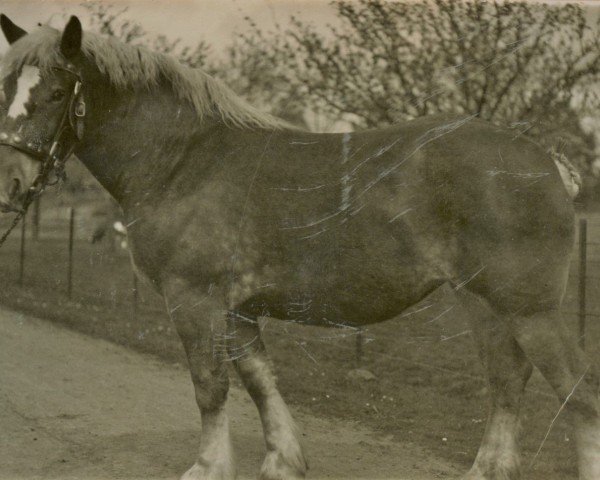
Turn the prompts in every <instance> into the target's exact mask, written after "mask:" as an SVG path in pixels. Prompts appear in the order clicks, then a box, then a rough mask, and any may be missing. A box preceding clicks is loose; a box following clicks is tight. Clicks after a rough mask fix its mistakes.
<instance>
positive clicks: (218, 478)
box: [180, 462, 236, 480]
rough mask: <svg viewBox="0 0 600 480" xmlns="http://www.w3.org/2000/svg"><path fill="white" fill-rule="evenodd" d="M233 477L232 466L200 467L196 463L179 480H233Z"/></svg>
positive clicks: (234, 475)
mask: <svg viewBox="0 0 600 480" xmlns="http://www.w3.org/2000/svg"><path fill="white" fill-rule="evenodd" d="M235 477H236V472H235V468H234V467H233V466H232V465H221V464H217V465H200V464H199V463H197V462H196V463H194V465H193V466H192V468H190V469H189V470H188V471H187V472H185V473H184V474H183V475H182V477H181V479H180V480H234V479H235Z"/></svg>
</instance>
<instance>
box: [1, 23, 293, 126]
mask: <svg viewBox="0 0 600 480" xmlns="http://www.w3.org/2000/svg"><path fill="white" fill-rule="evenodd" d="M59 40H60V33H59V32H58V31H57V30H55V29H54V28H51V27H49V26H42V27H39V28H37V29H36V30H34V31H33V32H31V33H30V34H28V35H25V36H24V37H23V38H21V39H20V40H19V41H17V42H16V43H15V44H14V45H13V46H12V48H11V49H10V50H9V51H8V53H7V54H6V56H5V57H4V58H3V59H2V62H1V64H0V65H1V67H2V75H3V76H4V75H6V74H8V73H9V72H11V71H14V70H15V69H18V68H20V67H21V66H22V65H25V64H29V65H37V66H38V67H39V68H41V69H42V70H43V69H45V68H50V67H52V66H53V65H57V63H58V62H59V61H60V59H61V54H60V51H59V48H58V44H59ZM82 50H83V53H84V54H85V55H86V56H87V57H88V58H89V59H90V60H91V61H93V62H95V64H96V65H97V67H98V69H99V70H100V71H101V72H102V73H103V74H105V75H106V76H107V77H108V79H109V80H110V82H111V83H112V84H113V85H114V86H115V87H117V88H120V89H125V88H132V87H138V88H139V87H145V88H153V87H156V86H157V84H158V82H159V80H160V79H161V78H165V79H166V80H167V82H169V83H170V85H171V86H172V89H173V92H174V93H175V94H176V95H177V97H179V98H181V99H184V100H186V101H189V102H190V103H191V104H192V105H193V106H194V108H195V110H196V112H197V113H198V116H200V117H202V116H205V115H207V114H210V113H213V112H215V113H218V114H220V115H221V117H222V118H223V120H224V121H225V122H227V123H229V124H231V125H235V126H241V127H259V128H275V129H282V128H290V127H291V125H289V124H287V123H286V122H285V121H284V120H281V119H279V118H276V117H274V116H272V115H270V114H268V113H265V112H261V111H260V110H258V109H256V108H255V107H253V106H251V105H250V104H248V103H247V102H246V101H244V100H243V99H241V98H240V97H239V96H237V95H236V94H235V93H234V92H233V91H232V90H231V89H230V88H229V87H227V86H226V85H224V84H223V83H221V82H220V81H219V80H217V79H215V78H213V77H211V76H210V75H208V74H207V73H205V72H203V71H202V70H200V69H194V68H189V67H186V66H184V65H182V64H181V63H179V62H178V61H177V60H175V59H174V58H173V57H170V56H168V55H165V54H162V53H156V52H152V51H150V50H148V49H147V48H145V47H143V46H137V45H136V46H134V45H128V44H125V43H123V42H120V41H118V40H116V39H114V38H105V37H102V36H100V35H96V34H94V33H88V32H85V33H84V36H83V44H82Z"/></svg>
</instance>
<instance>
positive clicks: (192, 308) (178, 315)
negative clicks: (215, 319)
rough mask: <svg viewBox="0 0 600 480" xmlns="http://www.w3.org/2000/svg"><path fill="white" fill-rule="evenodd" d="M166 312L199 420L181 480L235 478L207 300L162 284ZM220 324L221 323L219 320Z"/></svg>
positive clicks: (225, 381)
mask: <svg viewBox="0 0 600 480" xmlns="http://www.w3.org/2000/svg"><path fill="white" fill-rule="evenodd" d="M163 285H164V288H163V293H164V297H165V301H166V304H167V308H168V311H169V314H170V316H171V319H172V320H173V323H174V324H175V327H176V329H177V333H178V334H179V337H180V338H181V341H182V343H183V346H184V348H185V352H186V355H187V359H188V363H189V368H190V373H191V376H192V382H193V383H194V389H195V392H196V402H197V403H198V407H199V408H200V413H201V417H202V434H201V443H200V453H199V454H198V459H197V460H196V463H195V464H194V465H193V466H192V467H191V468H190V469H189V470H188V471H187V472H186V473H185V474H184V475H183V477H182V480H216V479H219V480H227V479H233V478H235V476H236V471H235V464H234V461H233V454H232V446H231V440H230V436H229V421H228V418H227V414H226V413H225V401H226V399H227V392H228V390H229V378H228V376H227V370H226V368H225V366H224V363H223V360H224V358H223V355H222V354H220V353H219V352H218V351H216V350H215V349H214V348H213V344H214V339H213V329H212V328H211V317H210V314H203V312H206V311H207V308H206V307H207V304H209V303H210V302H207V301H206V300H207V298H208V296H204V295H202V294H201V293H199V292H196V291H194V290H193V289H191V288H190V287H189V285H188V284H187V283H186V282H184V281H180V280H171V281H167V282H164V284H163ZM221 322H223V320H222V318H221Z"/></svg>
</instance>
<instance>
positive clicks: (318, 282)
mask: <svg viewBox="0 0 600 480" xmlns="http://www.w3.org/2000/svg"><path fill="white" fill-rule="evenodd" d="M2 29H3V31H4V34H5V36H6V38H7V39H8V41H9V43H11V44H12V46H11V48H10V50H9V51H8V53H7V54H6V56H5V57H4V59H3V61H2V75H3V79H4V80H3V81H4V91H5V94H6V99H5V102H4V103H3V105H2V112H1V116H0V143H2V144H3V146H0V151H1V153H2V167H1V176H0V179H1V182H2V183H1V184H2V186H3V188H2V191H1V192H0V195H2V197H1V198H0V202H1V205H2V207H3V209H4V210H14V209H18V208H20V207H19V205H18V202H19V201H20V200H19V199H20V198H21V197H22V195H23V192H24V191H25V189H26V187H27V185H29V184H30V183H31V182H32V181H33V180H34V177H35V176H36V171H37V165H38V163H39V161H40V159H41V160H43V161H44V165H46V164H47V163H46V160H47V159H56V160H57V161H60V160H61V159H62V158H64V157H65V156H66V155H67V154H68V153H69V152H70V151H71V149H74V153H75V155H76V156H77V158H79V160H81V161H82V162H83V163H84V164H85V165H86V167H87V168H88V169H89V170H90V172H92V174H93V175H94V176H95V177H96V178H97V179H98V180H99V181H100V182H101V183H102V185H103V186H104V187H105V188H106V189H107V190H108V191H109V192H110V193H111V194H112V196H113V197H114V198H115V199H116V200H117V202H118V203H119V204H120V206H121V207H122V209H123V212H124V215H125V218H126V223H127V229H128V234H129V240H130V242H131V245H130V246H131V255H132V258H133V262H134V263H135V266H136V268H137V269H138V271H139V272H140V274H142V275H144V276H145V277H147V278H148V279H149V281H150V282H151V283H152V284H153V285H154V287H155V288H156V290H157V291H158V292H160V294H162V295H163V296H164V299H165V302H166V304H167V309H168V312H169V314H170V315H171V317H172V319H173V322H174V324H175V326H176V328H177V331H178V333H179V335H180V337H181V340H182V342H183V345H184V347H185V351H186V353H187V357H188V360H189V367H190V371H191V376H192V381H193V383H194V387H195V391H196V399H197V403H198V406H199V408H200V411H201V417H202V437H201V446H200V453H199V456H198V459H197V460H196V463H195V464H194V466H193V467H192V468H191V469H190V470H188V472H187V473H186V474H185V475H184V478H185V479H188V480H189V479H194V480H199V479H222V478H225V479H230V478H233V477H234V476H235V467H234V464H233V461H232V451H231V445H230V439H229V427H228V419H227V415H226V413H225V409H224V405H225V401H226V397H227V391H228V378H227V374H226V369H225V367H224V365H225V363H224V362H225V361H226V360H230V361H232V362H233V364H234V365H235V368H236V370H237V372H238V373H239V375H240V377H241V379H242V381H243V383H244V385H245V386H246V388H247V390H248V392H249V393H250V395H251V396H252V398H253V400H254V402H255V403H256V405H257V407H258V411H259V413H260V417H261V420H262V424H263V428H264V436H265V441H266V447H267V454H266V459H265V461H264V463H263V466H262V469H261V478H263V479H291V478H302V477H304V475H305V472H306V469H307V466H306V462H305V459H304V456H303V453H302V449H301V447H300V444H299V441H298V435H297V433H296V430H295V427H294V424H293V421H292V418H291V416H290V414H289V412H288V409H287V407H286V405H285V403H284V401H283V400H282V398H281V396H280V394H279V392H278V390H277V387H276V383H275V378H274V376H273V374H272V373H271V367H270V366H269V360H268V357H267V354H266V352H265V348H264V346H263V344H262V342H261V338H260V330H259V328H258V323H257V318H258V317H260V316H269V317H274V318H278V319H284V320H291V321H295V322H302V323H307V324H315V325H332V326H333V325H340V324H343V325H364V324H367V323H372V322H380V321H383V320H386V319H390V318H393V317H395V316H397V315H398V314H400V313H401V312H402V311H403V310H405V309H406V308H408V307H410V306H411V305H414V304H415V303H417V302H419V301H420V300H421V299H423V298H424V297H425V296H426V295H428V294H429V293H430V292H432V291H433V290H434V289H436V288H438V287H440V286H441V285H442V284H450V285H452V286H453V287H454V290H455V291H456V293H457V295H458V296H459V297H460V298H462V299H464V301H465V304H467V305H469V306H470V308H471V311H472V315H471V316H472V322H473V331H474V333H475V337H476V340H477V342H478V345H479V350H480V352H481V357H482V359H483V361H484V362H485V365H486V369H487V373H488V375H489V385H490V389H489V390H490V393H491V400H492V401H491V410H490V414H489V417H488V423H487V427H486V431H485V435H484V438H483V442H482V444H481V447H480V449H479V453H478V454H477V458H476V460H475V463H474V465H473V467H472V469H471V470H470V472H469V473H468V474H467V478H469V479H477V480H481V479H488V480H490V479H495V480H498V479H514V478H517V477H518V476H519V451H518V447H517V433H518V429H519V419H518V411H519V403H520V400H521V396H522V394H523V390H524V387H525V384H526V383H527V380H528V379H529V376H530V374H531V371H532V366H533V365H535V366H536V367H538V368H539V369H540V370H541V372H542V374H543V375H544V376H545V378H546V379H547V381H548V382H549V383H550V385H551V386H552V387H553V388H554V390H555V392H556V395H557V396H558V399H559V401H560V402H561V403H562V404H563V406H564V407H565V409H566V410H567V411H568V412H569V413H570V414H571V416H572V419H573V422H574V425H575V430H576V438H577V451H578V458H579V472H580V478H582V479H586V480H597V479H599V478H600V423H599V413H600V412H599V404H598V396H597V393H598V377H597V374H596V372H595V370H594V369H593V368H592V367H591V365H590V362H589V361H588V359H587V358H586V356H585V354H584V353H583V351H582V350H581V349H579V348H578V346H577V342H576V341H575V340H574V339H573V337H572V335H571V334H570V333H569V332H568V331H567V329H566V328H565V326H564V324H563V320H562V319H561V314H560V305H561V300H562V297H563V294H564V291H565V285H566V282H567V274H568V269H569V258H570V254H571V249H572V244H573V230H574V229H573V217H574V215H573V206H572V201H571V198H570V196H569V194H568V192H567V189H566V188H565V184H564V182H563V181H562V180H561V172H559V169H558V168H557V166H556V165H555V163H554V162H553V161H552V158H551V155H550V154H548V153H547V152H546V151H544V150H543V149H541V148H540V147H539V146H537V145H536V144H534V143H533V142H532V141H530V140H527V139H526V138H524V137H523V136H518V135H515V133H514V132H513V131H509V130H505V129H502V128H499V127H497V126H494V125H492V124H489V123H486V122H483V121H480V120H478V119H477V118H475V116H466V117H460V118H450V117H426V118H421V119H417V120H415V121H412V122H408V123H404V124H401V125H395V126H391V127H387V128H381V129H377V130H369V131H363V132H356V133H347V134H314V133H308V132H304V131H301V130H298V129H294V128H291V127H290V126H288V125H286V124H285V123H284V122H283V121H280V120H278V119H276V118H273V117H271V116H269V115H266V114H263V113H260V112H258V111H256V110H255V109H253V108H252V107H250V106H249V105H247V104H245V103H244V102H243V101H242V100H240V99H239V98H238V97H236V96H235V95H234V94H233V93H232V92H231V91H230V90H228V89H227V88H226V87H225V86H223V85H221V84H220V83H219V82H218V81H216V80H214V79H213V78H211V77H209V76H208V75H206V74H205V73H203V72H202V71H200V70H192V69H189V68H186V67H184V66H182V65H179V64H178V63H177V62H176V61H175V60H173V59H171V58H170V57H168V56H165V55H161V54H156V53H152V52H149V51H148V50H145V49H144V48H141V47H134V46H129V45H124V44H121V43H119V42H117V41H116V40H114V39H111V38H108V39H105V38H102V37H100V36H97V35H94V34H91V33H86V34H85V35H83V34H82V30H81V24H80V22H79V21H78V20H77V18H75V17H72V18H71V20H70V21H69V23H68V24H67V26H66V28H65V30H64V32H59V31H57V30H54V29H52V28H50V27H47V26H43V27H39V28H37V29H36V30H35V31H34V32H32V33H29V34H27V33H26V32H25V31H23V30H22V29H20V28H19V27H17V26H16V25H14V24H13V23H12V22H10V20H8V19H7V18H6V17H4V16H3V17H2ZM84 106H85V108H84ZM57 132H58V133H57ZM53 142H54V143H55V146H54V147H52V146H51V143H53ZM57 152H58V153H57ZM59 163H60V162H59ZM561 168H562V173H564V177H565V180H566V182H567V184H568V187H573V185H572V184H571V183H570V177H569V170H568V169H565V168H563V166H562V165H561ZM219 325H225V326H226V327H224V328H226V332H225V333H219V332H218V330H219V328H218V327H219ZM221 347H223V348H221ZM224 353H225V354H224ZM399 473H400V472H399Z"/></svg>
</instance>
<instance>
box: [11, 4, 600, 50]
mask: <svg viewBox="0 0 600 480" xmlns="http://www.w3.org/2000/svg"><path fill="white" fill-rule="evenodd" d="M85 1H90V0H1V1H0V12H2V13H4V14H6V15H8V17H9V18H10V19H11V20H12V21H13V22H15V23H16V24H17V25H19V26H20V27H22V28H24V29H25V30H28V29H31V28H33V27H34V26H35V25H36V24H37V23H38V22H42V23H46V22H49V23H50V24H51V25H53V26H55V27H62V25H64V23H65V22H66V20H67V19H68V17H69V16H70V15H77V16H79V18H80V19H81V20H82V22H83V24H84V28H85V26H86V25H87V24H88V22H87V17H88V13H87V10H86V9H85V8H83V7H82V6H81V5H82V4H83V3H85ZM93 1H101V2H102V3H105V4H112V5H115V6H116V7H125V6H126V7H127V8H128V11H127V13H126V14H125V16H126V17H128V18H131V19H132V20H135V21H136V22H138V23H140V24H141V25H142V26H143V27H144V29H145V30H147V31H149V32H150V33H154V34H164V35H166V36H167V37H169V38H170V39H172V40H174V39H176V38H181V40H182V43H183V44H184V45H190V46H195V45H196V44H197V43H198V42H200V41H201V40H204V41H206V42H207V43H208V44H209V45H211V47H212V51H213V53H215V54H217V55H218V53H219V52H220V51H223V48H224V47H225V46H226V45H227V44H228V43H229V42H230V41H231V40H232V39H233V38H234V37H235V35H236V34H237V33H239V32H241V31H243V30H244V29H245V28H246V26H247V23H246V21H245V20H244V17H245V16H249V17H251V18H252V19H253V20H254V21H255V22H256V23H257V24H258V25H260V26H261V27H262V28H263V29H266V30H269V29H270V28H271V27H273V26H274V25H275V24H276V23H280V24H282V25H285V24H286V23H287V22H288V21H289V18H290V16H291V15H296V16H298V17H300V18H302V19H303V20H305V21H308V22H311V23H313V24H314V25H315V26H316V27H317V28H319V27H325V26H326V25H327V24H328V23H335V22H336V16H335V12H334V9H333V7H331V5H330V1H329V0H93ZM412 1H418V0H412ZM545 3H549V4H564V3H567V2H566V1H565V0H545ZM573 3H578V4H580V5H584V6H585V7H586V10H588V12H590V16H592V17H595V16H597V12H598V11H600V0H583V1H579V2H573ZM594 6H596V8H594ZM6 49H7V44H6V42H5V41H2V40H0V55H1V54H2V53H3V52H4V51H5V50H6Z"/></svg>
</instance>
